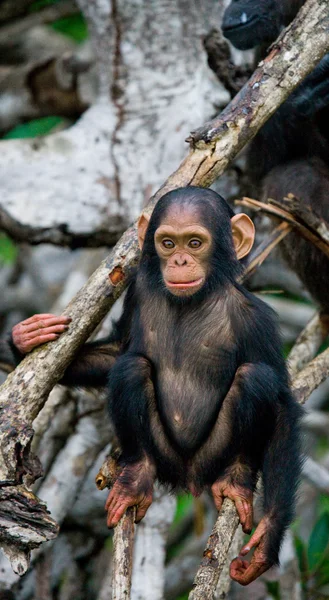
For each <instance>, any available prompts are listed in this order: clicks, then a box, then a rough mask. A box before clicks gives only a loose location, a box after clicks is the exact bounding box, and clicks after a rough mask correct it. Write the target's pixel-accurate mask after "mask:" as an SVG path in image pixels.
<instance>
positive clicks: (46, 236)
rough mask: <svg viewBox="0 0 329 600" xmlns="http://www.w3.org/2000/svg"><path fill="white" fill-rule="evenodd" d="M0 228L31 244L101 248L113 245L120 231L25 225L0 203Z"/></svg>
mask: <svg viewBox="0 0 329 600" xmlns="http://www.w3.org/2000/svg"><path fill="white" fill-rule="evenodd" d="M0 229H1V230H2V231H4V232H5V233H7V234H8V235H9V236H10V237H11V238H12V239H13V240H15V241H16V242H19V243H24V242H26V243H28V244H30V245H31V246H36V245H38V244H54V245H55V246H67V247H68V248H71V249H72V250H74V249H75V248H99V247H100V246H113V245H114V244H115V243H116V242H117V241H118V237H119V235H118V232H119V231H120V230H121V229H122V225H121V227H120V226H118V231H117V232H115V231H111V230H109V229H106V228H105V227H104V229H98V230H95V231H93V232H92V233H90V232H87V233H73V232H70V231H68V228H67V225H66V223H63V224H62V225H56V226H54V227H33V226H31V225H24V224H23V223H20V222H19V221H17V220H16V219H14V218H13V217H12V216H11V215H10V214H9V213H8V212H7V211H6V210H5V208H4V207H3V206H1V205H0Z"/></svg>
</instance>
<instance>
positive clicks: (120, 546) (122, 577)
mask: <svg viewBox="0 0 329 600" xmlns="http://www.w3.org/2000/svg"><path fill="white" fill-rule="evenodd" d="M135 512H136V509H135V507H133V508H128V510H127V511H126V513H125V514H124V515H123V517H122V518H121V519H120V521H119V523H118V525H117V526H116V528H115V530H114V535H113V569H112V600H129V598H130V590H131V575H132V565H133V549H134V534H135V525H134V521H135Z"/></svg>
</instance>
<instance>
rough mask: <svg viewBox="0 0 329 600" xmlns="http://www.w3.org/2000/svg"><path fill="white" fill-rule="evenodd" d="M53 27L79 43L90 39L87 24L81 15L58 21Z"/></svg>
mask: <svg viewBox="0 0 329 600" xmlns="http://www.w3.org/2000/svg"><path fill="white" fill-rule="evenodd" d="M51 27H52V28H53V29H54V30H55V31H58V32H59V33H62V34H63V35H66V36H67V37H69V38H71V39H72V40H74V41H75V42H78V43H81V42H84V41H85V40H86V39H87V37H88V29H87V24H86V21H85V20H84V18H83V16H82V15H81V14H76V15H71V16H69V17H63V18H62V19H58V21H55V22H54V23H52V24H51Z"/></svg>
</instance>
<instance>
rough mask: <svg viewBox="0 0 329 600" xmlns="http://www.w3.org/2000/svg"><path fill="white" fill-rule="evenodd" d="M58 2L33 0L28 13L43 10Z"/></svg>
mask: <svg viewBox="0 0 329 600" xmlns="http://www.w3.org/2000/svg"><path fill="white" fill-rule="evenodd" d="M58 2H60V0H35V2H32V4H31V6H30V7H29V9H28V12H38V10H41V9H42V8H45V7H46V6H49V5H50V4H57V3H58Z"/></svg>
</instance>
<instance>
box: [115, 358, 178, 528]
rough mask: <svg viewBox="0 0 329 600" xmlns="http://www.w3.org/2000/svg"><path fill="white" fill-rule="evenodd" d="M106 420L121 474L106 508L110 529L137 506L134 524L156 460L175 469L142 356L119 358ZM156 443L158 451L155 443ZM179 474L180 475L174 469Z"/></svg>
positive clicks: (144, 505)
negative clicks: (112, 433) (113, 432)
mask: <svg viewBox="0 0 329 600" xmlns="http://www.w3.org/2000/svg"><path fill="white" fill-rule="evenodd" d="M109 391H110V400H109V408H110V416H111V418H112V421H113V424H114V427H115V430H116V434H117V437H118V440H119V444H120V447H121V449H122V456H121V458H120V466H121V467H122V471H121V473H120V474H119V476H118V478H117V480H116V482H115V484H114V486H113V488H112V490H111V492H110V495H109V497H108V500H107V503H106V509H107V510H108V521H107V522H108V525H109V527H112V526H114V525H116V524H117V523H118V521H119V519H120V518H121V516H122V515H123V514H124V512H125V510H126V509H127V508H128V507H129V506H137V514H136V521H139V520H140V519H142V518H143V516H144V515H145V513H146V511H147V509H148V507H149V506H150V504H151V502H152V491H153V482H154V479H155V475H156V465H155V464H154V459H153V458H151V457H155V458H157V456H161V462H162V465H163V463H164V462H165V461H169V463H170V466H172V465H175V463H176V464H177V463H178V458H177V456H176V455H175V453H174V451H173V450H172V449H171V448H170V445H169V443H168V441H167V438H166V435H165V433H164V430H163V427H162V423H161V421H160V418H159V415H158V412H157V408H156V403H155V396H154V387H153V382H152V379H151V364H150V363H149V361H148V360H147V359H146V358H144V357H143V356H140V355H136V354H131V353H126V354H124V355H122V356H120V357H119V358H118V359H117V361H116V363H115V365H114V367H113V368H112V370H111V373H110V378H109ZM155 439H156V447H155V442H154V440H155ZM173 470H174V472H176V471H177V472H178V469H175V468H174V469H173Z"/></svg>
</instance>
